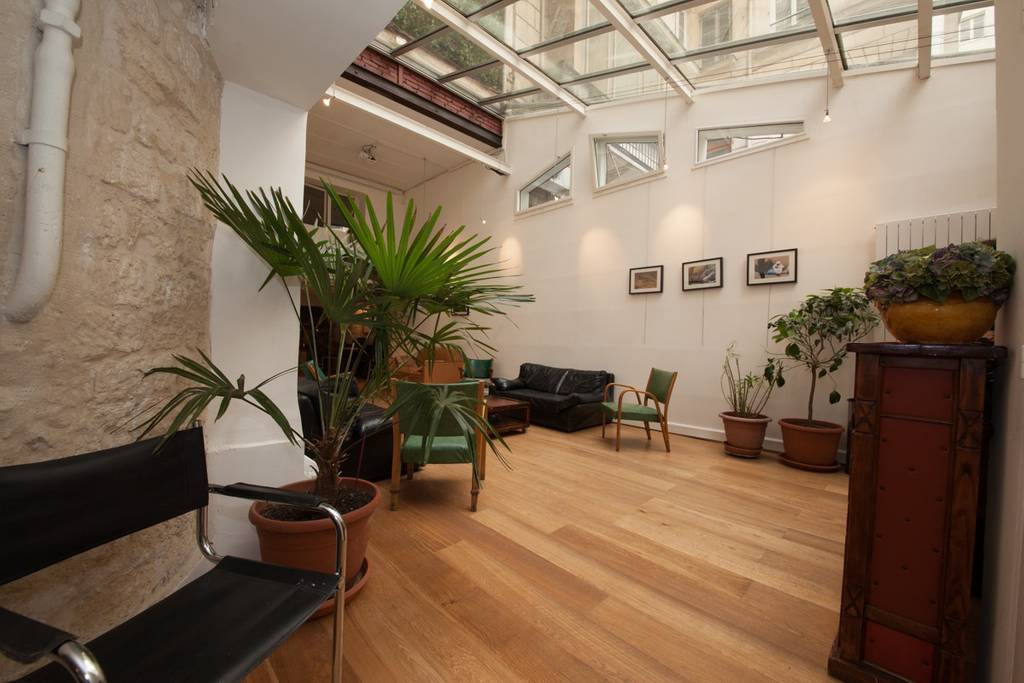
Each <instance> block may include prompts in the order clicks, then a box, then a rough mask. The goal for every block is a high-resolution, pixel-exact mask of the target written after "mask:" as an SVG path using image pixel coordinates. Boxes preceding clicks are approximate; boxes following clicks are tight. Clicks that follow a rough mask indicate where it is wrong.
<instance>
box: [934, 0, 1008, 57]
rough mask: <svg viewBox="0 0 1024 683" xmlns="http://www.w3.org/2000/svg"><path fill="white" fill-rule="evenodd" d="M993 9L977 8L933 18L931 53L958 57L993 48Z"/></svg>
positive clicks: (994, 35)
mask: <svg viewBox="0 0 1024 683" xmlns="http://www.w3.org/2000/svg"><path fill="white" fill-rule="evenodd" d="M995 21H996V10H995V8H994V7H977V8H974V9H968V10H963V11H961V12H950V13H949V14H940V15H936V16H935V17H933V18H932V56H933V57H935V58H936V59H942V58H943V57H958V56H960V55H965V54H971V53H975V52H991V51H992V50H995V49H996V34H995Z"/></svg>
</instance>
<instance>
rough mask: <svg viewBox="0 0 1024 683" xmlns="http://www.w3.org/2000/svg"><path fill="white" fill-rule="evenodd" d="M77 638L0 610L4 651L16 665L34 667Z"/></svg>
mask: <svg viewBox="0 0 1024 683" xmlns="http://www.w3.org/2000/svg"><path fill="white" fill-rule="evenodd" d="M74 639H75V637H74V636H73V635H71V634H70V633H66V632H64V631H61V630H60V629H57V628H53V627H52V626H47V625H46V624H44V623H42V622H41V621H36V620H35V619H29V618H28V617H24V616H22V615H20V614H17V613H15V612H11V611H10V610H6V609H4V608H3V607H0V652H2V653H3V654H4V655H5V656H7V657H9V658H10V659H13V660H14V661H16V662H20V663H22V664H31V663H33V662H36V661H39V660H40V659H42V658H43V657H52V656H53V655H54V654H55V653H56V652H57V648H59V647H60V646H61V645H63V644H64V643H66V642H68V641H69V640H74Z"/></svg>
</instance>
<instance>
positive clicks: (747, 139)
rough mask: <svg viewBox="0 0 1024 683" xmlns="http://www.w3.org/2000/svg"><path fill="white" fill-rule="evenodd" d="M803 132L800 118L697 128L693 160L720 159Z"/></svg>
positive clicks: (799, 134) (800, 134)
mask: <svg viewBox="0 0 1024 683" xmlns="http://www.w3.org/2000/svg"><path fill="white" fill-rule="evenodd" d="M803 134H804V124H803V121H791V122H788V123H765V124H760V125H754V126H733V127H730V128H701V129H700V130H698V131H697V163H698V164H699V163H701V162H704V161H712V160H714V159H721V158H722V157H727V156H730V155H733V154H739V153H741V152H746V151H748V150H752V149H757V148H758V147H764V146H766V145H771V144H773V143H778V142H781V141H782V140H786V139H790V138H794V137H797V136H803Z"/></svg>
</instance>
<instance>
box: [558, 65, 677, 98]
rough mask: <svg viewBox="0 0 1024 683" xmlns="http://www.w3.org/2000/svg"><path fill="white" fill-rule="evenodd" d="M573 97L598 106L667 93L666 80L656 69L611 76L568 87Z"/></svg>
mask: <svg viewBox="0 0 1024 683" xmlns="http://www.w3.org/2000/svg"><path fill="white" fill-rule="evenodd" d="M566 87H567V88H568V90H569V92H571V93H572V94H573V95H575V96H576V97H578V98H580V99H581V100H583V101H584V102H586V103H587V104H598V103H600V102H608V101H610V100H621V99H625V98H627V97H638V96H640V95H649V94H651V93H659V92H665V88H666V85H665V79H663V78H662V77H661V75H660V74H658V72H656V71H655V70H654V69H647V70H645V71H639V72H636V73H631V74H623V75H621V76H611V77H609V78H602V79H599V80H596V81H587V82H586V83H578V84H576V85H569V86H566Z"/></svg>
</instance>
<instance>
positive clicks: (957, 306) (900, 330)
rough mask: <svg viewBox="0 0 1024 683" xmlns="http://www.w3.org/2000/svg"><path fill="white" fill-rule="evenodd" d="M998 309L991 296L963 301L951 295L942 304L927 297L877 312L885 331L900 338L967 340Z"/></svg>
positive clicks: (976, 334) (982, 329) (987, 326)
mask: <svg viewBox="0 0 1024 683" xmlns="http://www.w3.org/2000/svg"><path fill="white" fill-rule="evenodd" d="M998 310H999V306H997V305H996V304H995V303H993V302H992V300H991V299H987V298H981V299H975V300H974V301H964V300H963V299H961V298H960V297H953V296H951V297H949V298H948V299H946V303H944V304H940V303H938V302H936V301H932V300H930V299H920V300H918V301H913V302H911V303H909V304H892V305H890V306H889V307H888V308H886V309H884V310H882V311H881V313H882V318H883V319H884V320H885V326H886V327H888V328H889V332H891V333H892V336H894V337H896V338H897V339H899V340H900V341H901V342H908V343H916V344H969V343H971V342H976V341H978V340H979V339H981V338H982V337H983V336H984V335H985V333H986V332H988V331H989V330H991V329H992V326H993V325H995V322H996V312H997V311H998Z"/></svg>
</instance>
